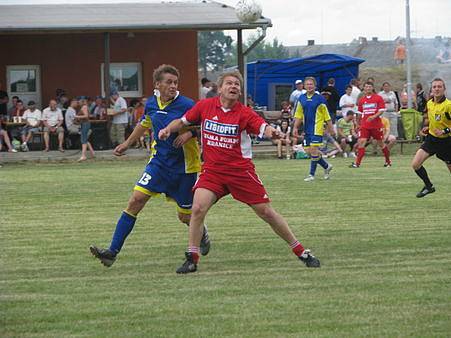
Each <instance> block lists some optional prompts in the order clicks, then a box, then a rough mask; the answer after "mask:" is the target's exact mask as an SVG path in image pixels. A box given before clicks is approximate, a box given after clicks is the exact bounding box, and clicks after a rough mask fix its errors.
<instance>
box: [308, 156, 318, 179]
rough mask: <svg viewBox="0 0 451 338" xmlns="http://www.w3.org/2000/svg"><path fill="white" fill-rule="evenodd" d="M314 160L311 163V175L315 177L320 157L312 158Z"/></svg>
mask: <svg viewBox="0 0 451 338" xmlns="http://www.w3.org/2000/svg"><path fill="white" fill-rule="evenodd" d="M311 158H312V160H311V162H310V175H312V176H315V172H316V166H317V165H318V158H319V157H318V156H311Z"/></svg>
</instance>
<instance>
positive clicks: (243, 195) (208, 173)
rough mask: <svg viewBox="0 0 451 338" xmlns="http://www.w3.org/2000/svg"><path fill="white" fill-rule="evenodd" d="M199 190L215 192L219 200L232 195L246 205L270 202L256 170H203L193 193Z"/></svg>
mask: <svg viewBox="0 0 451 338" xmlns="http://www.w3.org/2000/svg"><path fill="white" fill-rule="evenodd" d="M197 188H204V189H207V190H210V191H212V192H214V193H215V195H216V196H217V197H218V199H220V198H221V197H223V196H226V195H228V194H231V195H232V197H233V198H234V199H236V200H238V201H240V202H243V203H246V204H251V205H252V204H259V203H268V202H270V199H269V197H268V194H267V193H266V190H265V187H264V186H263V183H262V181H260V178H259V177H258V175H257V173H256V172H255V169H243V170H240V171H236V172H229V171H228V172H227V173H224V172H222V173H219V172H217V171H213V170H211V169H203V170H202V172H201V174H200V176H199V179H198V180H197V182H196V184H195V185H194V187H193V191H195V190H196V189H197Z"/></svg>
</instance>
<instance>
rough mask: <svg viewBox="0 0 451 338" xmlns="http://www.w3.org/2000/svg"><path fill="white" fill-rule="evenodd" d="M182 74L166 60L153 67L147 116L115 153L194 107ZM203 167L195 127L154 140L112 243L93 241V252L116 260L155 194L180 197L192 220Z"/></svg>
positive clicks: (181, 213) (184, 217)
mask: <svg viewBox="0 0 451 338" xmlns="http://www.w3.org/2000/svg"><path fill="white" fill-rule="evenodd" d="M179 78H180V75H179V71H178V70H177V68H175V67H173V66H171V65H161V66H159V67H158V68H157V69H155V71H154V73H153V81H154V85H155V88H156V89H155V92H154V95H153V96H152V97H150V98H149V99H148V100H147V104H146V108H145V113H144V116H143V118H142V119H141V122H140V123H139V124H138V125H137V126H136V128H135V129H134V130H133V132H132V134H131V135H130V136H129V137H128V138H127V140H126V141H124V143H122V144H120V145H118V146H117V147H116V148H115V149H114V154H115V155H118V156H120V155H123V153H124V152H125V151H126V150H127V149H128V147H129V146H130V144H133V143H134V142H135V141H136V140H138V139H139V138H140V137H141V136H143V135H144V133H145V132H146V131H147V130H148V129H149V128H150V129H152V131H153V133H154V135H158V133H159V131H160V130H161V129H163V128H165V127H166V126H167V125H168V124H169V123H170V122H171V121H173V120H175V119H178V118H180V117H182V116H183V115H184V114H185V113H186V112H187V111H188V110H189V109H191V107H193V105H194V102H193V100H191V99H189V98H187V97H185V96H182V95H179V92H178V91H177V88H178V80H179ZM199 171H200V154H199V147H198V143H197V133H196V130H195V129H187V128H185V129H183V130H181V131H180V132H178V133H173V134H171V135H170V137H169V138H168V139H166V140H160V139H157V138H156V139H155V140H154V141H153V144H152V150H151V157H150V161H149V163H148V164H147V166H146V168H145V170H144V172H143V174H142V176H141V178H140V179H139V180H138V182H137V183H136V185H135V188H134V190H133V193H132V196H131V197H130V200H129V202H128V206H127V209H125V210H124V211H123V212H122V215H121V216H120V218H119V220H118V222H117V225H116V230H115V231H114V234H113V239H112V241H111V245H110V247H109V248H108V249H102V248H98V247H96V246H94V245H91V246H90V250H91V253H92V254H93V255H94V256H95V257H96V258H98V259H99V260H100V261H101V263H102V264H103V265H105V266H107V267H109V266H111V265H112V264H113V263H114V261H115V260H116V256H117V254H118V253H119V252H120V250H121V248H122V245H123V244H124V241H125V239H126V238H127V236H128V235H129V234H130V232H131V231H132V229H133V227H134V225H135V222H136V218H137V216H138V213H139V212H140V211H141V210H142V209H143V207H144V206H145V205H146V203H147V201H148V200H149V199H150V197H152V196H155V195H158V194H163V193H164V194H165V195H166V198H168V199H170V200H174V201H175V202H176V203H177V214H178V218H179V220H180V221H181V222H182V223H185V224H186V225H189V221H190V218H191V206H192V202H193V193H192V187H193V185H194V183H195V182H196V180H197V174H198V172H199ZM209 249H210V241H209V239H208V233H207V230H206V228H205V226H204V232H203V237H202V242H201V253H202V254H203V255H206V254H207V253H208V251H209Z"/></svg>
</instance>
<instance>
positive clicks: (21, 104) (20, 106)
mask: <svg viewBox="0 0 451 338" xmlns="http://www.w3.org/2000/svg"><path fill="white" fill-rule="evenodd" d="M16 108H17V109H18V110H22V109H23V103H22V102H17V104H16Z"/></svg>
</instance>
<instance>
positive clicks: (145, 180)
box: [138, 173, 152, 185]
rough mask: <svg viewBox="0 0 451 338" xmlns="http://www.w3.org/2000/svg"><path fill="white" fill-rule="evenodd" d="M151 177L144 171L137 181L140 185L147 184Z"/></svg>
mask: <svg viewBox="0 0 451 338" xmlns="http://www.w3.org/2000/svg"><path fill="white" fill-rule="evenodd" d="M151 179H152V176H150V175H149V174H148V173H144V174H143V175H142V177H141V179H140V180H139V181H138V183H139V184H142V185H147V184H148V183H149V181H150V180H151Z"/></svg>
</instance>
